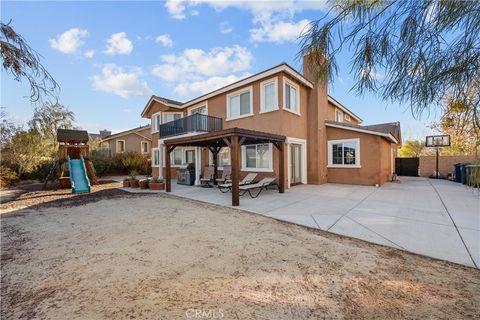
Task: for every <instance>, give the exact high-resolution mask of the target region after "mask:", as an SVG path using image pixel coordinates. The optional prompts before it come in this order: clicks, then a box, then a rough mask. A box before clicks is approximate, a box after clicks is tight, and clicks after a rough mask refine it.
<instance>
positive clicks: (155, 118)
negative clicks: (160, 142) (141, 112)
mask: <svg viewBox="0 0 480 320" xmlns="http://www.w3.org/2000/svg"><path fill="white" fill-rule="evenodd" d="M159 127H160V113H155V114H154V115H152V133H153V132H158V128H159Z"/></svg>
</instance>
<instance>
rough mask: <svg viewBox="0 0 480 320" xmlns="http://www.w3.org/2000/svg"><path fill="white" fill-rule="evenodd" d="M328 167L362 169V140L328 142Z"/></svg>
mask: <svg viewBox="0 0 480 320" xmlns="http://www.w3.org/2000/svg"><path fill="white" fill-rule="evenodd" d="M328 166H329V167H333V168H335V167H340V168H360V139H359V138H357V139H345V140H330V141H328Z"/></svg>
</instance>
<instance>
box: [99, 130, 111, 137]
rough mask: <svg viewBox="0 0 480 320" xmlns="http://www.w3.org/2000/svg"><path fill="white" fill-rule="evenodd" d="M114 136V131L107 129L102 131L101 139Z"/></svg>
mask: <svg viewBox="0 0 480 320" xmlns="http://www.w3.org/2000/svg"><path fill="white" fill-rule="evenodd" d="M110 135H112V131H108V130H107V129H103V130H100V138H105V137H108V136H110Z"/></svg>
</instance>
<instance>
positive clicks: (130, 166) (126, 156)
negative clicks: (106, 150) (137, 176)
mask: <svg viewBox="0 0 480 320" xmlns="http://www.w3.org/2000/svg"><path fill="white" fill-rule="evenodd" d="M120 158H121V162H122V164H123V166H124V167H125V169H126V170H127V171H129V172H130V171H137V172H140V173H146V171H147V165H148V161H147V158H146V157H144V156H142V155H141V154H139V153H137V152H127V153H123V154H122V155H120Z"/></svg>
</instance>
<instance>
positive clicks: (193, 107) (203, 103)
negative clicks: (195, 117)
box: [187, 101, 208, 115]
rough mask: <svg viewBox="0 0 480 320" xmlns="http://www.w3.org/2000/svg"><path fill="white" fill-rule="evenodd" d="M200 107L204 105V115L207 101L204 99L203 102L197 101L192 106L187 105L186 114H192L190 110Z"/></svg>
mask: <svg viewBox="0 0 480 320" xmlns="http://www.w3.org/2000/svg"><path fill="white" fill-rule="evenodd" d="M200 107H205V109H206V110H207V113H206V115H208V101H205V102H202V103H198V104H196V105H194V106H191V107H188V109H187V115H191V114H192V110H194V109H197V108H200Z"/></svg>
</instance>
